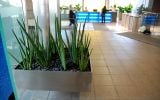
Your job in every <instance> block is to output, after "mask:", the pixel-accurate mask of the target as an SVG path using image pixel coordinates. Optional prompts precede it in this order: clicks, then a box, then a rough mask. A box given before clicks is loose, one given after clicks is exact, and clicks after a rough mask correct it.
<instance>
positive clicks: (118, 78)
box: [112, 74, 135, 86]
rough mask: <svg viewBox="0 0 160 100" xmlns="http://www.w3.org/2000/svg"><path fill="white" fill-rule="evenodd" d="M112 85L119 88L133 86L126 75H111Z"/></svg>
mask: <svg viewBox="0 0 160 100" xmlns="http://www.w3.org/2000/svg"><path fill="white" fill-rule="evenodd" d="M112 79H113V84H114V85H120V86H132V85H135V84H134V83H133V81H132V80H131V79H130V78H129V76H128V75H127V74H123V75H112Z"/></svg>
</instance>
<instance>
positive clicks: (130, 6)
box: [117, 4, 133, 13]
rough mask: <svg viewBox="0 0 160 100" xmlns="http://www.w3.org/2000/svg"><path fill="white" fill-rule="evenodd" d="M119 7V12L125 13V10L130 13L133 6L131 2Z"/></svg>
mask: <svg viewBox="0 0 160 100" xmlns="http://www.w3.org/2000/svg"><path fill="white" fill-rule="evenodd" d="M117 8H118V9H119V12H121V13H124V12H126V13H130V12H131V11H132V8H133V6H132V5H131V4H129V5H128V6H125V7H121V6H118V7H117Z"/></svg>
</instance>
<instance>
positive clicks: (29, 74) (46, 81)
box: [14, 69, 92, 92]
mask: <svg viewBox="0 0 160 100" xmlns="http://www.w3.org/2000/svg"><path fill="white" fill-rule="evenodd" d="M14 77H15V82H16V86H17V88H22V89H31V90H50V91H66V92H81V91H90V89H91V80H92V73H91V72H71V71H40V70H17V69H14Z"/></svg>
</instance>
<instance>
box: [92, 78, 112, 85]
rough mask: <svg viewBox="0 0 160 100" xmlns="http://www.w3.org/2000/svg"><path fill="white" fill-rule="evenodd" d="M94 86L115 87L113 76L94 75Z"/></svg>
mask: <svg viewBox="0 0 160 100" xmlns="http://www.w3.org/2000/svg"><path fill="white" fill-rule="evenodd" d="M93 82H94V86H95V87H97V86H104V85H113V82H112V79H111V75H93Z"/></svg>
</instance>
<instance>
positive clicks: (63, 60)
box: [55, 17, 67, 70]
mask: <svg viewBox="0 0 160 100" xmlns="http://www.w3.org/2000/svg"><path fill="white" fill-rule="evenodd" d="M55 34H56V47H57V50H58V55H59V57H60V60H61V64H62V66H63V69H64V70H66V69H67V68H66V55H65V44H64V41H63V38H62V34H61V21H60V20H59V19H58V17H55Z"/></svg>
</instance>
